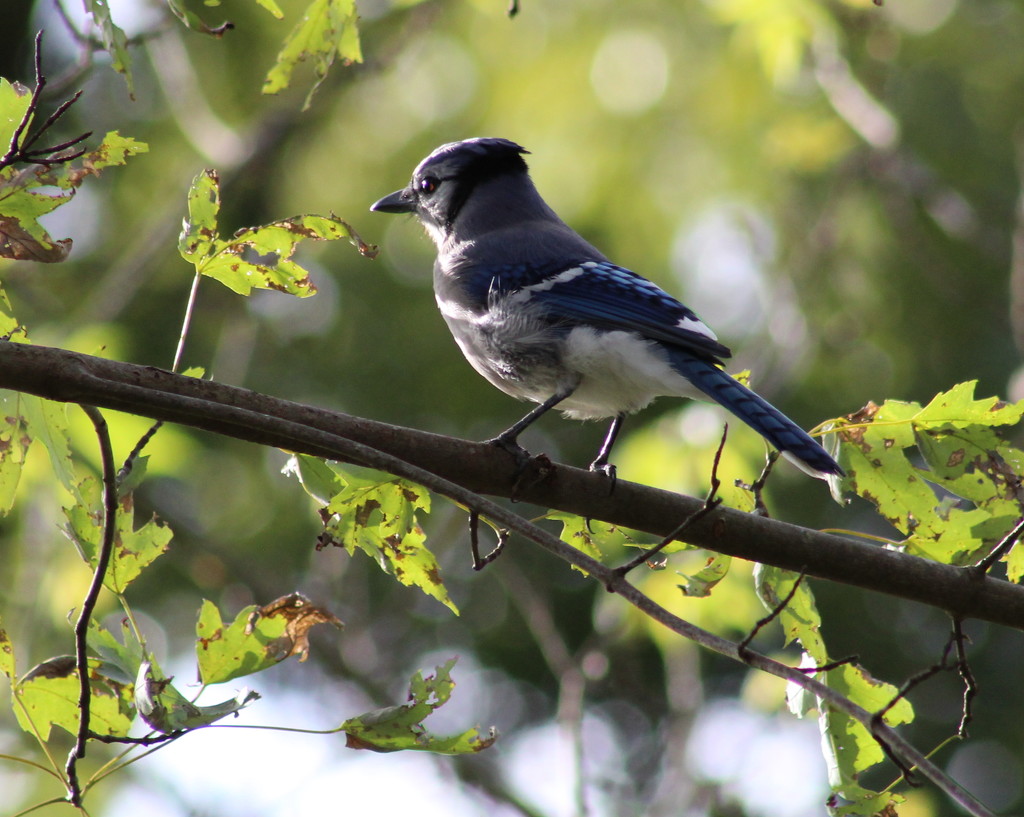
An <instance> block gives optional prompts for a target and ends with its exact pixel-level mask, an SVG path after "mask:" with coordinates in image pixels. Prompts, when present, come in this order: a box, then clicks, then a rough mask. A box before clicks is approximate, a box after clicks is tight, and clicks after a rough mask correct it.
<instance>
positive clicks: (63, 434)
mask: <svg viewBox="0 0 1024 817" xmlns="http://www.w3.org/2000/svg"><path fill="white" fill-rule="evenodd" d="M20 403H21V413H22V417H23V418H24V421H25V429H26V433H27V434H28V437H29V438H30V439H31V440H35V441H37V442H39V443H41V444H42V445H43V447H44V448H46V452H47V453H48V454H49V455H50V465H51V466H52V467H53V473H54V475H55V476H56V477H57V479H58V481H59V482H60V484H61V485H63V486H64V487H65V488H66V489H67V490H68V492H69V493H70V494H71V496H72V497H74V498H75V499H76V500H78V501H79V502H81V501H82V495H81V493H80V492H79V487H78V480H77V478H76V476H75V465H74V462H72V459H71V442H70V439H69V437H68V417H67V406H66V405H65V404H64V403H54V402H53V401H51V400H43V399H42V398H41V397H35V396H34V395H30V394H22V395H21V396H20Z"/></svg>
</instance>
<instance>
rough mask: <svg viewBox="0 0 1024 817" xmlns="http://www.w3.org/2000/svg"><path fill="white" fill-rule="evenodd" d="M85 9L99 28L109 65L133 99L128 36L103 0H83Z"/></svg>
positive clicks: (133, 85)
mask: <svg viewBox="0 0 1024 817" xmlns="http://www.w3.org/2000/svg"><path fill="white" fill-rule="evenodd" d="M85 10H86V12H87V13H88V14H89V15H91V16H92V19H93V22H94V23H95V24H96V27H97V28H98V29H99V30H100V37H101V38H102V40H103V48H104V49H106V51H107V53H108V54H110V61H111V65H112V66H113V68H114V70H115V71H117V72H118V73H119V74H121V75H122V76H123V77H124V81H125V83H126V84H127V85H128V96H130V97H131V98H132V99H134V98H135V82H134V80H133V79H132V57H131V53H130V52H129V51H128V38H127V37H126V36H125V33H124V31H122V30H121V29H120V28H119V27H118V26H117V25H116V24H115V23H114V21H113V19H111V17H110V6H109V4H108V3H107V2H105V0H85Z"/></svg>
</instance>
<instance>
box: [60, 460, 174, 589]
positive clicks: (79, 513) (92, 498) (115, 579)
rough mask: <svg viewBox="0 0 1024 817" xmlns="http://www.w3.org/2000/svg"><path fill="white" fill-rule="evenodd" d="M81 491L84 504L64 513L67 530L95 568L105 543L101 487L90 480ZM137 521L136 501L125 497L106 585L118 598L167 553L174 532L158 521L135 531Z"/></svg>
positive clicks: (87, 480)
mask: <svg viewBox="0 0 1024 817" xmlns="http://www.w3.org/2000/svg"><path fill="white" fill-rule="evenodd" d="M79 489H80V493H81V496H82V497H84V501H83V502H79V503H77V504H74V505H71V506H70V507H66V508H65V509H64V515H65V517H66V518H67V520H68V528H67V530H68V532H69V534H70V535H71V538H72V540H73V541H74V542H75V543H76V544H77V545H78V547H79V549H80V550H81V552H82V555H83V557H84V558H85V559H86V561H87V562H88V563H89V565H90V566H91V567H95V565H96V558H97V554H98V553H99V547H100V542H101V541H102V539H103V511H102V500H101V489H100V484H99V482H98V481H97V480H96V479H95V478H94V477H86V478H85V479H84V480H82V481H81V483H79ZM134 517H135V514H134V498H133V496H132V494H130V493H129V494H125V495H124V496H122V497H120V499H119V508H118V514H117V526H116V529H115V531H114V549H113V554H112V558H111V560H110V566H109V568H108V569H107V575H106V577H105V578H104V581H103V585H104V586H105V587H106V588H107V589H108V590H111V591H112V592H114V593H117V594H123V593H124V591H125V590H126V589H127V587H128V585H130V584H131V583H132V582H133V581H135V579H137V578H138V577H139V576H140V575H141V573H142V571H143V570H145V568H146V567H148V566H149V565H150V564H152V563H153V562H154V561H155V560H156V559H157V558H158V557H160V556H161V555H163V554H164V553H166V552H167V548H168V546H169V545H170V542H171V538H172V536H173V533H172V532H171V529H170V528H169V527H167V526H166V525H163V524H161V523H160V522H157V521H156V517H153V518H152V519H150V520H149V521H148V522H146V523H145V524H144V525H143V526H142V527H141V528H139V529H138V530H134V529H133V525H134Z"/></svg>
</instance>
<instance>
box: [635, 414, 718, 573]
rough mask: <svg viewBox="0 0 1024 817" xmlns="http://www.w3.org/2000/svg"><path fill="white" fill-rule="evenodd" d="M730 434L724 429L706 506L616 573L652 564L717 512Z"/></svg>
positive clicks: (712, 467) (712, 468)
mask: <svg viewBox="0 0 1024 817" xmlns="http://www.w3.org/2000/svg"><path fill="white" fill-rule="evenodd" d="M728 434H729V426H728V424H726V426H725V427H724V428H723V429H722V441H721V442H720V443H719V444H718V450H717V451H715V459H714V462H713V463H712V464H711V488H710V489H709V490H708V495H707V497H706V498H705V499H704V504H703V505H702V506H701V507H700V508H698V509H697V510H696V511H694V512H693V513H691V514H689V515H688V516H687V517H686V518H685V519H684V520H683V521H682V522H680V523H679V524H678V525H677V526H676V527H674V528H673V529H672V530H671V532H670V533H669V534H668V535H667V536H665V537H664V538H663V539H662V540H661V541H660V542H658V544H656V545H654V547H650V548H648V549H647V550H645V551H643V552H642V553H640V554H639V555H638V556H634V557H633V558H632V559H630V560H629V561H628V562H626V563H625V564H624V565H620V566H619V567H617V568H615V572H616V573H617V574H618V575H620V576H625V575H626V574H627V573H629V572H630V571H631V570H633V568H635V567H638V566H639V565H642V564H643V563H644V562H650V561H651V560H652V559H653V558H654V557H655V556H657V555H658V554H659V553H661V551H663V550H664V549H665V548H666V547H668V546H669V545H670V544H671V543H672V542H674V541H676V540H677V539H679V537H680V536H682V535H683V533H685V532H686V530H687V529H688V528H690V527H691V526H692V525H694V524H696V523H697V522H699V521H700V520H701V519H703V518H704V517H705V516H708V515H709V514H710V513H711V512H712V511H714V510H715V508H717V507H718V506H719V505H721V504H722V500H721V498H720V497H719V496H718V489H719V488H721V487H722V481H721V480H720V479H719V478H718V464H719V463H720V462H721V460H722V451H723V449H724V448H725V439H726V437H727V436H728Z"/></svg>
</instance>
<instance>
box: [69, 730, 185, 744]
mask: <svg viewBox="0 0 1024 817" xmlns="http://www.w3.org/2000/svg"><path fill="white" fill-rule="evenodd" d="M189 731H190V730H188V729H181V730H179V731H177V732H168V733H167V734H166V735H150V736H148V737H143V738H130V737H127V736H126V737H119V736H117V735H101V734H99V733H98V732H93V731H90V732H89V740H95V741H98V742H99V743H125V744H128V745H129V746H158V745H159V744H161V743H167V742H168V741H171V740H177V739H178V738H180V737H181V736H182V735H187V734H188V732H189Z"/></svg>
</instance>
